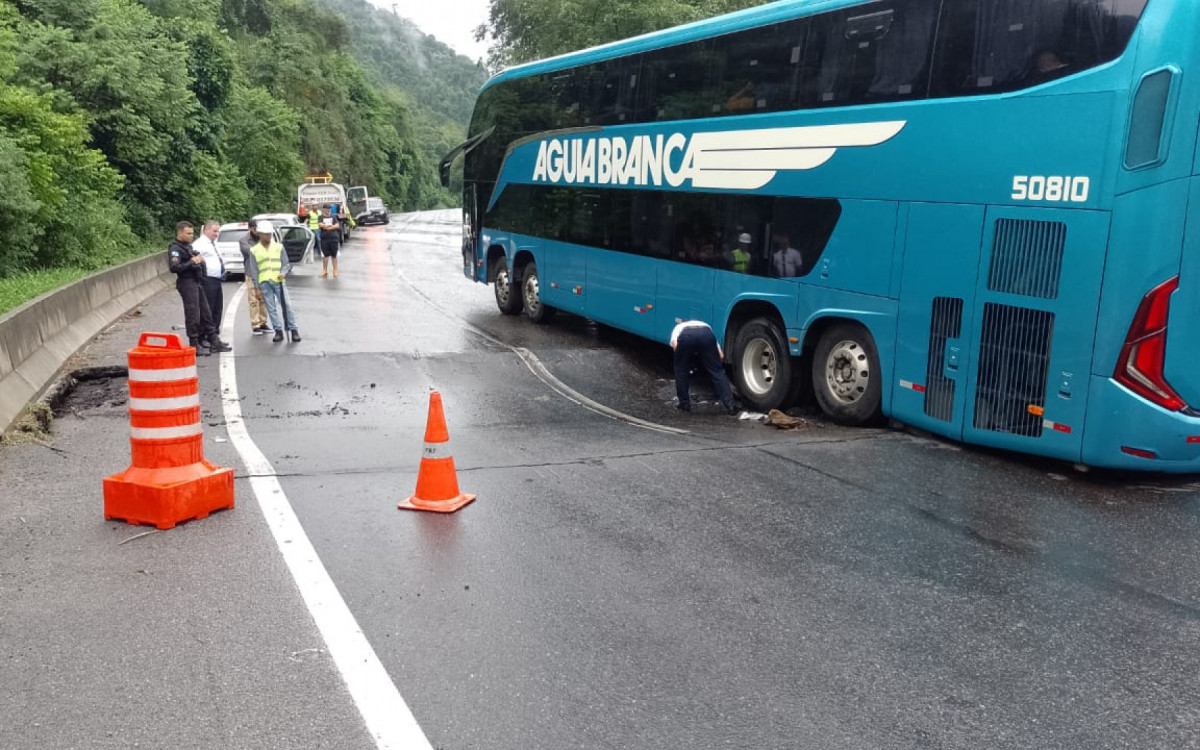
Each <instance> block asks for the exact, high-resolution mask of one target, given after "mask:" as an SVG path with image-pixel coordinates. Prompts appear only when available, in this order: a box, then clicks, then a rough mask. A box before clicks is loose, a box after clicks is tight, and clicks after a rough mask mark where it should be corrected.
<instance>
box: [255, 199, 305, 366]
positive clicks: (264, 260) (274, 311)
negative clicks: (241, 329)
mask: <svg viewBox="0 0 1200 750" xmlns="http://www.w3.org/2000/svg"><path fill="white" fill-rule="evenodd" d="M254 231H255V232H256V233H257V234H258V237H259V240H258V243H257V244H256V245H254V248H253V253H254V266H255V268H254V274H255V278H254V279H253V281H254V284H255V285H256V286H258V288H259V289H261V290H262V295H263V301H264V302H266V303H267V317H268V318H270V320H271V327H272V328H274V329H275V338H274V339H273V340H274V341H277V342H278V341H283V331H284V328H287V330H288V331H290V332H291V334H292V341H294V342H295V341H299V340H300V331H299V330H298V329H297V328H296V310H295V308H294V307H292V300H291V297H290V296H289V294H288V290H287V284H285V283H284V280H285V279H286V277H287V275H288V272H289V271H290V270H291V269H292V264H291V263H290V262H289V261H288V257H287V253H286V252H285V251H284V249H283V245H281V244H279V243H278V242H276V241H275V238H274V237H273V236H272V235H273V233H274V227H273V226H272V225H271V222H269V221H260V222H258V224H256V225H255V227H254ZM280 307H282V308H283V315H282V316H280V310H279V308H280Z"/></svg>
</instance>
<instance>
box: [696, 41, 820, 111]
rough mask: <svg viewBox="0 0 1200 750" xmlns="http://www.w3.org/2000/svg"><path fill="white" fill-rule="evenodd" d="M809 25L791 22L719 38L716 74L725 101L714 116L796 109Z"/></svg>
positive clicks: (717, 104)
mask: <svg viewBox="0 0 1200 750" xmlns="http://www.w3.org/2000/svg"><path fill="white" fill-rule="evenodd" d="M806 27H807V22H806V21H804V20H803V19H802V20H800V21H789V22H787V23H779V24H775V25H773V26H768V27H766V28H762V29H753V30H751V31H742V32H738V33H736V34H729V35H728V36H725V37H721V38H719V39H718V45H717V49H718V50H722V51H723V54H718V56H717V60H716V63H717V70H716V71H715V75H716V77H717V79H718V81H719V84H718V87H719V89H720V91H721V92H722V95H723V96H724V97H725V99H724V101H720V102H713V104H712V106H713V108H714V112H713V114H719V115H736V114H750V113H753V112H779V111H781V110H786V109H790V108H791V107H792V106H794V104H793V101H794V96H793V92H792V88H793V82H794V80H795V71H796V69H798V67H799V63H800V55H799V50H800V47H799V45H800V44H801V43H802V42H803V38H804V33H805V28H806Z"/></svg>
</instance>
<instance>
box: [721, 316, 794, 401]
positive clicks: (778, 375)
mask: <svg viewBox="0 0 1200 750" xmlns="http://www.w3.org/2000/svg"><path fill="white" fill-rule="evenodd" d="M733 381H734V383H736V384H737V387H738V393H739V394H740V395H741V397H742V401H743V402H744V403H745V404H746V405H747V406H749V407H751V408H753V409H754V410H755V411H762V412H766V411H770V410H771V409H778V408H779V407H780V406H783V405H784V404H785V403H786V402H787V399H788V396H789V394H790V393H791V391H792V358H791V356H790V355H789V354H788V349H787V344H786V343H785V342H784V338H783V332H782V331H781V330H780V328H779V325H778V324H777V323H776V322H775V321H773V320H771V319H770V318H754V319H752V320H750V321H749V322H747V323H746V324H745V325H743V326H742V327H741V328H739V329H738V332H737V336H736V337H735V338H734V340H733Z"/></svg>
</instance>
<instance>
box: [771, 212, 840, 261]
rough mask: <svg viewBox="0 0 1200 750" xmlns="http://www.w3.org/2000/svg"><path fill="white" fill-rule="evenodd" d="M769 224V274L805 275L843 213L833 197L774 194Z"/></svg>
mask: <svg viewBox="0 0 1200 750" xmlns="http://www.w3.org/2000/svg"><path fill="white" fill-rule="evenodd" d="M774 208H775V210H774V216H773V221H772V224H771V237H770V238H769V239H770V247H769V257H768V259H767V261H768V270H767V274H766V275H768V276H777V277H787V276H807V275H808V273H809V272H810V271H812V269H813V268H814V267H815V266H816V265H817V262H818V261H819V260H820V258H821V255H822V254H824V252H825V247H826V246H827V245H828V244H829V239H830V237H832V236H833V230H834V229H835V228H836V227H837V223H838V220H839V219H840V218H841V216H842V205H841V203H839V202H838V201H836V200H834V199H832V198H777V199H775V207H774Z"/></svg>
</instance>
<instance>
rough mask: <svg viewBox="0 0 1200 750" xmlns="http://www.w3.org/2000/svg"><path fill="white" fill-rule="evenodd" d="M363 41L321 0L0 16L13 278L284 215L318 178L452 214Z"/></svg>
mask: <svg viewBox="0 0 1200 750" xmlns="http://www.w3.org/2000/svg"><path fill="white" fill-rule="evenodd" d="M350 39H351V34H350V29H349V27H348V24H347V22H346V21H345V20H344V19H343V18H342V16H340V15H339V14H337V13H335V12H333V11H330V10H327V9H323V8H319V7H317V6H316V5H315V4H314V3H313V2H312V0H144V1H143V2H135V0H0V279H2V278H4V277H7V276H12V275H14V274H18V273H21V272H25V271H30V270H36V269H44V268H59V267H73V268H98V267H102V266H105V265H108V264H110V263H112V262H113V261H115V260H117V259H120V258H122V257H125V256H127V255H128V254H129V252H130V249H131V248H138V247H144V243H145V241H146V240H150V239H153V240H155V241H157V240H158V239H159V238H161V236H162V235H163V233H164V232H165V231H167V230H168V228H169V227H171V226H172V225H173V224H174V223H175V222H176V221H178V220H180V219H187V220H191V221H200V220H204V219H208V218H216V219H219V220H224V221H228V220H234V219H236V218H240V217H244V216H247V215H248V214H250V213H253V212H257V211H266V210H281V209H285V208H287V207H288V206H290V205H291V203H292V201H293V196H294V193H295V186H296V185H297V184H298V183H299V182H300V181H301V179H302V178H303V175H304V173H305V172H306V171H308V170H314V171H329V172H332V173H333V174H334V175H335V176H336V177H337V178H338V179H339V181H343V182H345V183H347V184H365V185H368V186H369V187H370V188H371V189H372V192H374V193H376V194H378V195H381V196H383V197H384V198H385V200H387V201H388V202H389V204H390V205H391V206H392V207H393V208H396V209H409V208H424V207H429V206H433V205H438V204H440V203H445V202H446V201H447V199H448V193H446V192H445V191H444V190H442V189H441V188H440V186H438V185H437V178H436V173H435V165H434V164H433V163H431V162H430V160H429V159H428V158H426V157H425V155H424V154H423V152H422V148H421V146H420V145H419V143H418V142H417V139H416V137H415V135H414V128H415V123H414V119H415V118H414V115H413V111H412V107H411V106H410V105H409V103H408V102H407V101H406V100H405V99H404V97H403V96H402V95H401V94H399V93H398V92H397V91H394V90H387V89H383V88H381V87H380V86H378V85H377V84H376V83H374V82H373V81H372V80H371V79H369V78H368V76H367V74H366V73H365V72H364V71H363V68H362V67H361V66H360V65H359V64H358V63H357V62H356V61H355V60H354V59H353V58H352V57H351V56H350V54H348V51H347V47H348V45H349V44H350Z"/></svg>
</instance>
